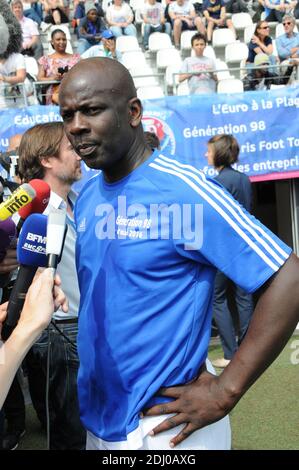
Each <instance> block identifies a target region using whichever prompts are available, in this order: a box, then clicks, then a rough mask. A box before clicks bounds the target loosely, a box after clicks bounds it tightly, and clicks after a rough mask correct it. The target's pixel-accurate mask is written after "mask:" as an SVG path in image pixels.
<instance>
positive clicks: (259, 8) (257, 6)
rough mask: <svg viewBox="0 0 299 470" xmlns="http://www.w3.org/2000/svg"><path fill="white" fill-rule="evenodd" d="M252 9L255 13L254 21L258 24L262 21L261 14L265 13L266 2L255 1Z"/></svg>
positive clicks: (261, 0)
mask: <svg viewBox="0 0 299 470" xmlns="http://www.w3.org/2000/svg"><path fill="white" fill-rule="evenodd" d="M252 9H253V10H254V12H255V13H254V15H253V16H252V21H253V22H254V23H257V22H258V21H260V19H261V14H262V13H263V11H265V0H253V1H252Z"/></svg>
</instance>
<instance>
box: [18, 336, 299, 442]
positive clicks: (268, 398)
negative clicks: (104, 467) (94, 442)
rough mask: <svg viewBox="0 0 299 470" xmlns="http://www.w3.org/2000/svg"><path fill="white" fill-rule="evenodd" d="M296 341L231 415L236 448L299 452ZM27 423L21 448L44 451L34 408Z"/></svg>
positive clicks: (214, 350) (216, 353) (216, 349)
mask: <svg viewBox="0 0 299 470" xmlns="http://www.w3.org/2000/svg"><path fill="white" fill-rule="evenodd" d="M293 341H298V343H297V349H298V347H299V336H293V337H292V338H291V339H290V340H289V342H288V344H287V345H286V347H285V349H284V350H283V351H282V353H281V354H280V356H279V357H278V358H277V359H276V361H275V362H274V363H273V364H272V365H271V367H270V368H269V369H268V370H267V371H266V372H265V373H264V374H263V375H262V377H261V378H260V379H259V380H258V381H257V382H256V383H255V384H254V385H253V387H252V388H251V389H250V390H249V391H248V392H247V394H246V395H245V396H244V397H243V398H242V400H241V401H240V402H239V403H238V405H237V406H236V408H235V409H234V410H233V412H232V413H231V425H232V432H233V448H234V449H238V450H242V449H248V450H251V449H256V450H260V449H288V450H289V449H299V406H298V395H299V394H298V391H299V364H297V365H293V364H292V363H291V354H292V352H294V349H292V348H291V344H292V343H293ZM221 355H222V349H221V347H220V346H211V347H210V351H209V358H210V359H215V358H216V357H221ZM298 358H299V354H297V359H298ZM26 422H27V431H26V434H25V436H24V438H23V439H22V441H21V443H20V445H19V447H18V448H19V449H20V450H21V449H24V450H25V449H45V448H46V437H45V435H44V433H42V431H41V428H40V425H39V423H38V421H37V418H36V416H35V413H34V410H33V409H32V406H27V419H26Z"/></svg>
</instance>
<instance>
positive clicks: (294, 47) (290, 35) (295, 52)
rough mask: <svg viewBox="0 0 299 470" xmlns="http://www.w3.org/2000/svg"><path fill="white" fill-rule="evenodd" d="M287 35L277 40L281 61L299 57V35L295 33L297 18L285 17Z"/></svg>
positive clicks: (283, 21) (283, 20)
mask: <svg viewBox="0 0 299 470" xmlns="http://www.w3.org/2000/svg"><path fill="white" fill-rule="evenodd" d="M282 24H283V26H284V30H285V33H284V34H282V35H281V36H278V38H276V47H277V52H278V56H279V59H280V61H284V60H286V59H290V58H298V56H299V34H298V33H295V32H294V27H295V24H296V22H295V18H294V17H293V16H292V15H290V14H286V15H284V17H283V19H282Z"/></svg>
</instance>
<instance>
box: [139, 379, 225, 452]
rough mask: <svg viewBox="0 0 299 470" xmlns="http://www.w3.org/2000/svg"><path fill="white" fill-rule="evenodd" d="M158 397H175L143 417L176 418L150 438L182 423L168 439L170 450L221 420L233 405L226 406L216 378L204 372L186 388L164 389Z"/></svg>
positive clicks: (156, 429) (153, 431)
mask: <svg viewBox="0 0 299 470" xmlns="http://www.w3.org/2000/svg"><path fill="white" fill-rule="evenodd" d="M157 395H159V396H163V397H170V398H174V401H172V402H169V403H163V404H161V405H156V406H153V407H152V408H150V409H148V410H146V411H145V412H143V415H144V416H158V415H164V414H173V413H175V416H172V417H170V418H168V419H166V420H165V421H163V422H162V423H161V424H159V425H158V426H156V427H155V428H154V429H153V430H152V431H151V432H150V435H154V434H158V433H160V432H163V431H166V430H168V429H172V428H174V427H176V426H178V425H180V424H185V427H184V428H183V429H182V431H181V432H180V433H179V434H178V435H177V436H175V437H174V438H173V439H171V441H170V446H171V447H174V446H176V445H178V444H179V443H180V442H182V441H184V439H186V438H187V437H188V436H190V434H192V433H193V432H194V431H196V430H197V429H200V428H203V427H204V426H207V425H208V424H211V423H214V422H215V421H218V420H219V419H221V418H223V417H224V416H225V415H227V414H228V413H229V412H230V411H231V409H232V408H233V404H232V405H231V406H229V405H228V400H227V397H226V396H225V394H224V391H223V388H222V387H221V386H220V383H219V377H217V376H215V375H212V374H210V373H209V372H207V371H206V370H205V371H204V372H202V373H201V374H200V376H199V377H198V378H197V379H196V380H195V381H193V382H191V383H189V384H187V385H182V386H176V387H169V388H163V389H162V390H159V392H158V393H157Z"/></svg>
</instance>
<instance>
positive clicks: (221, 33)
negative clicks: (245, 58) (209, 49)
mask: <svg viewBox="0 0 299 470" xmlns="http://www.w3.org/2000/svg"><path fill="white" fill-rule="evenodd" d="M235 41H236V38H235V35H234V33H233V32H232V31H231V30H230V29H229V28H221V29H215V30H214V31H213V37H212V44H213V47H221V46H222V47H224V46H226V45H227V44H231V43H232V42H235Z"/></svg>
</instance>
